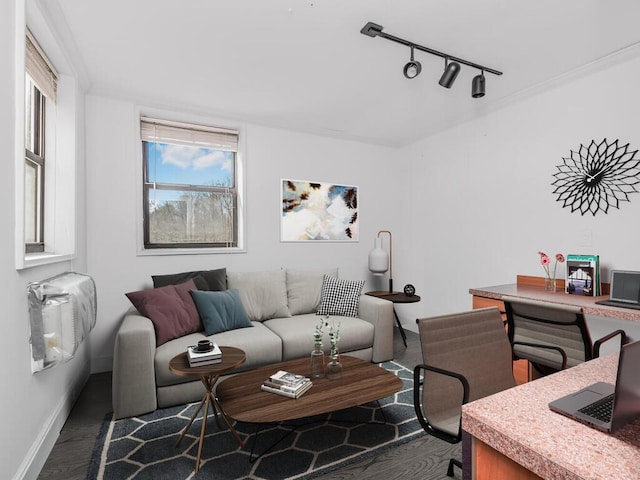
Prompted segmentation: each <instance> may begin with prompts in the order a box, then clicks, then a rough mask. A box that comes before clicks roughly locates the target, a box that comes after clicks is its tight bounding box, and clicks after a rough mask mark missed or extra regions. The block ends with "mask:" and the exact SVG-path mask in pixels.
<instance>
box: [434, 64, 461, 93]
mask: <svg viewBox="0 0 640 480" xmlns="http://www.w3.org/2000/svg"><path fill="white" fill-rule="evenodd" d="M459 73H460V64H459V63H456V62H451V63H449V59H448V58H445V59H444V72H443V73H442V76H441V77H440V81H439V82H438V83H439V84H440V85H441V86H443V87H444V88H451V85H453V82H455V81H456V77H457V76H458V74H459Z"/></svg>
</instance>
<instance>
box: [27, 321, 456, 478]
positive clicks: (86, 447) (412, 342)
mask: <svg viewBox="0 0 640 480" xmlns="http://www.w3.org/2000/svg"><path fill="white" fill-rule="evenodd" d="M407 344H408V346H407V347H406V348H405V346H404V345H403V343H402V338H401V337H400V333H399V331H398V329H397V328H396V329H395V332H394V348H395V360H397V361H398V362H400V363H401V364H402V365H405V366H407V367H413V366H414V365H417V364H418V363H421V351H420V342H419V339H418V335H416V334H415V333H412V332H407ZM111 410H112V408H111V374H110V373H100V374H96V375H91V377H90V378H89V381H88V382H87V385H86V386H85V388H84V390H83V391H82V393H81V394H80V397H79V398H78V401H77V403H76V405H75V406H74V408H73V410H72V412H71V415H70V416H69V419H68V420H67V422H66V424H65V426H64V428H63V429H62V432H61V433H60V437H59V438H58V441H57V442H56V444H55V446H54V448H53V451H52V452H51V455H50V456H49V458H48V459H47V462H46V464H45V466H44V467H43V469H42V471H41V472H40V475H39V476H38V479H39V480H85V479H86V477H87V471H88V468H89V461H90V459H91V451H92V450H93V446H94V443H95V439H96V437H97V435H98V432H99V430H100V425H101V424H102V421H103V420H104V417H105V415H106V414H107V413H109V412H110V411H111ZM451 447H452V446H451V445H449V444H447V443H445V442H441V441H440V440H437V439H435V438H433V437H430V436H425V437H421V438H419V439H417V440H413V441H411V442H408V443H406V444H404V445H401V446H399V447H396V448H393V449H390V450H387V451H386V452H384V453H382V454H381V455H379V456H377V457H372V458H370V459H367V460H364V461H362V462H360V463H354V464H352V465H349V466H347V467H345V468H343V469H340V470H338V471H335V472H331V473H329V474H327V475H324V476H322V477H319V478H321V479H325V480H328V479H359V480H360V479H362V480H393V479H412V478H420V479H421V480H435V479H446V478H449V477H447V476H446V475H445V472H446V463H444V462H445V461H444V460H443V459H442V458H443V452H444V454H445V457H446V453H447V450H450V449H451ZM430 452H433V455H430V454H429V453H430ZM434 459H437V460H434ZM434 461H435V463H434ZM455 474H456V478H461V473H460V471H459V470H456V472H455Z"/></svg>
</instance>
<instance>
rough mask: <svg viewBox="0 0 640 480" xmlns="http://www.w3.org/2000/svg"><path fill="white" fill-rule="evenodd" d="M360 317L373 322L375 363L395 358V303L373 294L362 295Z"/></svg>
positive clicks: (373, 358)
mask: <svg viewBox="0 0 640 480" xmlns="http://www.w3.org/2000/svg"><path fill="white" fill-rule="evenodd" d="M358 317H360V318H361V319H362V320H366V321H367V322H369V323H371V324H373V327H374V334H373V357H372V359H371V361H372V362H374V363H380V362H386V361H388V360H393V303H392V302H390V301H388V300H383V299H382V298H376V297H372V296H371V295H361V296H360V305H359V307H358Z"/></svg>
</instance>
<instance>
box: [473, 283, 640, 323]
mask: <svg viewBox="0 0 640 480" xmlns="http://www.w3.org/2000/svg"><path fill="white" fill-rule="evenodd" d="M469 293H470V294H471V295H476V296H478V297H485V298H493V299H495V300H502V297H503V296H509V297H521V298H530V299H533V300H541V301H545V302H551V303H561V304H565V305H576V306H579V307H582V310H583V311H584V313H585V314H586V315H594V316H600V317H609V318H617V319H620V320H630V321H632V322H640V310H634V309H632V308H619V307H610V306H608V305H597V304H596V303H595V302H596V301H598V300H606V299H608V298H609V295H604V296H600V297H585V296H583V295H569V294H567V293H564V292H563V291H560V292H547V291H545V290H544V288H542V287H538V286H532V285H523V284H519V283H511V284H507V285H495V286H492V287H482V288H472V289H469Z"/></svg>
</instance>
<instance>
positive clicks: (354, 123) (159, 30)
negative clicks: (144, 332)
mask: <svg viewBox="0 0 640 480" xmlns="http://www.w3.org/2000/svg"><path fill="white" fill-rule="evenodd" d="M38 1H39V5H40V6H41V8H42V9H43V10H44V11H45V15H46V16H47V17H48V21H49V23H50V26H51V27H52V30H53V31H54V33H55V35H56V36H57V37H58V38H59V39H60V40H61V41H62V42H63V43H64V44H65V46H66V50H67V51H68V52H70V55H71V57H72V58H71V59H70V60H71V63H72V64H73V65H74V66H75V69H76V71H77V72H79V74H80V75H81V79H82V81H83V83H84V84H85V85H86V86H87V87H88V88H89V91H90V92H94V93H97V94H102V95H108V96H115V97H118V98H124V99H131V100H134V101H136V102H140V103H143V104H145V103H147V104H152V105H154V106H167V107H176V106H180V107H181V108H185V109H188V110H190V111H198V112H207V113H209V114H213V115H215V116H218V117H227V118H231V119H237V120H241V121H246V122H250V123H259V124H264V125H270V126H274V127H282V128H287V129H293V130H300V131H306V132H312V133H317V134H321V135H330V136H335V137H340V138H349V139H356V140H362V141H366V142H371V143H377V144H384V145H390V146H401V145H406V144H407V143H410V142H413V141H416V140H418V139H420V138H423V137H425V136H428V135H430V134H432V133H434V132H437V131H439V130H442V129H444V128H447V127H449V126H452V125H454V124H456V123H459V122H462V121H465V120H467V119H469V118H473V117H475V116H478V115H481V114H484V113H486V112H489V111H492V110H495V109H496V108H500V107H501V106H504V105H506V104H508V103H510V102H512V101H514V100H517V99H518V98H521V97H522V96H523V95H526V94H527V92H531V91H532V90H535V89H539V88H543V87H544V86H545V85H550V83H549V82H551V84H552V83H553V82H554V81H557V79H558V78H567V76H569V77H570V76H571V75H572V74H573V73H572V72H576V71H577V70H578V71H580V70H581V69H582V67H584V66H586V65H592V64H593V62H595V61H597V60H601V59H603V58H605V57H608V56H610V55H611V54H613V53H615V52H618V51H620V50H621V49H625V48H627V47H631V48H627V49H626V50H625V52H627V53H628V52H630V51H631V52H633V53H634V55H635V52H636V51H638V50H640V48H636V47H637V46H636V44H637V43H638V42H639V41H640V32H639V31H638V19H640V2H638V1H637V0H536V1H527V2H524V1H517V0H395V1H393V0H306V1H305V0H38ZM368 21H372V22H375V23H377V24H379V25H382V26H383V27H384V31H385V32H386V33H389V34H391V35H395V36H398V37H402V38H405V39H407V40H409V41H412V42H414V43H417V44H421V45H424V46H427V47H430V48H433V49H435V50H440V51H443V52H445V53H448V54H451V55H453V56H457V57H461V58H464V59H466V60H469V61H472V62H475V63H479V64H483V65H486V66H488V67H491V68H494V69H497V70H501V71H503V72H504V75H502V76H501V77H496V76H493V75H490V74H487V76H486V79H487V94H486V95H485V97H484V98H482V99H473V98H471V79H472V78H473V76H475V75H476V74H477V73H478V72H477V71H476V70H474V69H471V68H468V67H465V66H462V70H461V73H460V75H459V76H458V79H457V81H456V83H455V84H454V86H453V88H451V89H450V90H447V89H445V88H442V87H440V86H439V85H438V79H439V77H440V75H441V73H442V69H443V67H444V61H443V60H442V59H441V58H439V57H435V56H431V55H428V54H426V53H422V52H418V51H416V59H417V60H419V61H420V62H421V63H422V73H421V75H420V76H418V77H417V78H416V79H413V80H407V79H405V78H404V76H403V74H402V67H403V66H404V64H405V63H406V62H407V61H408V60H409V54H410V51H409V48H408V47H406V46H403V45H399V44H397V43H393V42H390V41H388V40H385V39H382V38H380V37H377V38H371V37H367V36H365V35H362V34H361V33H360V29H361V28H362V27H363V26H364V25H365V24H366V23H367V22H368ZM545 88H546V87H545Z"/></svg>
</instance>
